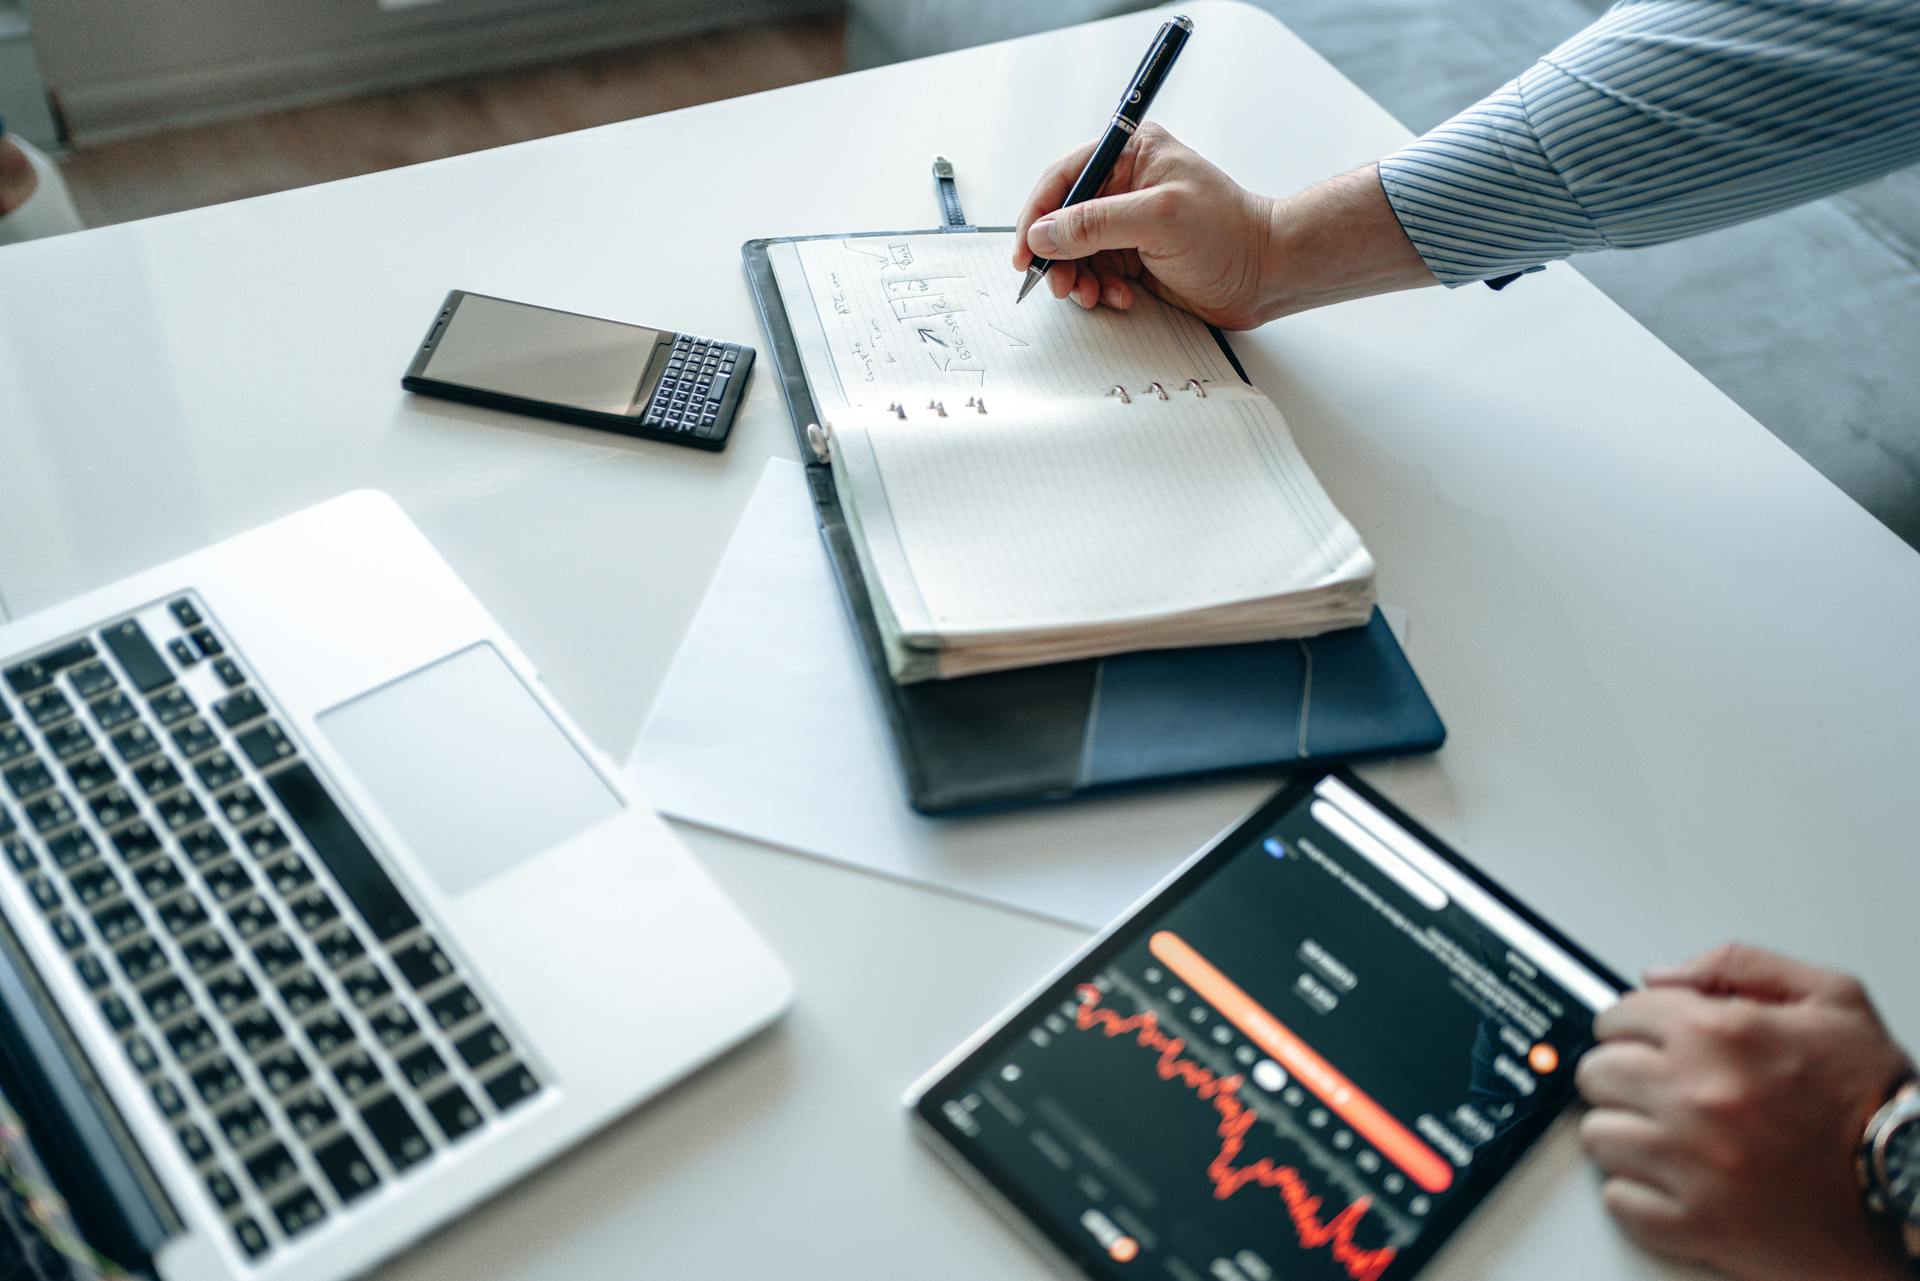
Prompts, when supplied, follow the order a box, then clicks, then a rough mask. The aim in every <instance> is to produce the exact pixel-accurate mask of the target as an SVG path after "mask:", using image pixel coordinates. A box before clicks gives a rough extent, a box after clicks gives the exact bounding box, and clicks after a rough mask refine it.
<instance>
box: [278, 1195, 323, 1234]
mask: <svg viewBox="0 0 1920 1281" xmlns="http://www.w3.org/2000/svg"><path fill="white" fill-rule="evenodd" d="M273 1217H274V1218H276V1219H278V1220H279V1221H280V1230H281V1231H282V1232H284V1233H286V1234H287V1235H288V1236H290V1237H296V1236H299V1235H300V1234H301V1233H302V1232H305V1231H306V1230H307V1229H308V1228H311V1227H313V1226H314V1225H315V1224H317V1223H319V1222H320V1221H321V1220H322V1219H324V1218H326V1217H327V1209H326V1207H325V1206H323V1205H321V1204H320V1198H319V1197H317V1196H315V1195H314V1194H313V1189H312V1188H309V1187H306V1186H304V1185H303V1186H302V1187H301V1188H300V1189H299V1190H298V1191H296V1192H294V1193H292V1194H291V1195H289V1196H284V1197H281V1198H280V1199H279V1200H278V1201H275V1202H274V1203H273Z"/></svg>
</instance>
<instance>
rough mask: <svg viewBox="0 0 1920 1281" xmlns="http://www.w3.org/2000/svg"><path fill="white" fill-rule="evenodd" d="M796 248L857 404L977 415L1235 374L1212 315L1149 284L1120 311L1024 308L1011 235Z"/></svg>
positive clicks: (837, 366) (1051, 303)
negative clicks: (1179, 303) (1159, 294)
mask: <svg viewBox="0 0 1920 1281" xmlns="http://www.w3.org/2000/svg"><path fill="white" fill-rule="evenodd" d="M797 250H798V257H799V262H800V265H801V267H802V268H803V270H804V271H805V275H806V284H807V293H808V295H809V296H810V297H811V299H812V301H813V305H814V309H815V311H816V313H817V315H818V319H819V323H820V327H821V329H822V330H823V331H824V333H825V336H826V344H825V346H826V354H827V355H828V356H829V357H830V359H831V361H832V365H833V372H834V374H835V376H836V377H837V379H838V382H839V391H840V393H841V396H842V397H843V398H844V402H845V403H846V404H847V405H848V406H850V407H853V408H856V409H878V410H884V409H885V408H886V407H887V406H888V405H890V404H899V405H902V406H904V407H905V408H906V409H907V411H908V412H909V413H910V414H911V413H915V412H926V411H927V407H928V405H929V403H930V402H934V403H938V404H941V405H943V406H944V407H945V408H946V409H947V411H948V413H949V414H950V415H953V414H959V413H971V414H976V415H977V414H978V413H980V412H981V411H980V410H979V408H978V407H979V405H980V404H981V403H982V402H984V403H985V405H986V411H985V412H987V413H989V414H991V413H992V412H993V410H994V408H995V407H996V406H998V405H999V404H1001V403H1003V402H1004V403H1006V404H1008V405H1009V406H1012V405H1015V404H1018V403H1020V402H1026V401H1038V400H1056V401H1057V400H1059V399H1063V398H1074V399H1078V398H1083V397H1084V398H1091V397H1098V396H1102V395H1104V394H1105V392H1106V390H1107V388H1109V387H1112V386H1114V385H1115V384H1124V385H1126V386H1128V387H1130V388H1144V387H1145V386H1146V385H1147V383H1149V382H1154V381H1158V382H1161V383H1163V384H1165V385H1166V386H1168V387H1179V386H1180V385H1182V384H1183V383H1185V382H1186V380H1188V379H1189V378H1197V379H1200V380H1202V381H1203V382H1212V383H1219V384H1231V383H1233V382H1237V381H1238V375H1236V374H1235V373H1234V372H1233V367H1232V366H1231V364H1229V363H1228V361H1227V358H1226V356H1225V354H1224V353H1223V352H1222V351H1221V350H1220V346H1219V344H1218V343H1216V342H1215V341H1214V339H1213V335H1212V334H1211V333H1210V332H1209V331H1208V329H1207V327H1206V326H1205V325H1204V324H1202V323H1201V322H1200V321H1199V320H1196V319H1195V318H1194V317H1192V316H1190V315H1188V314H1186V313H1185V312H1182V311H1179V310H1176V309H1175V308H1172V307H1169V306H1167V305H1166V304H1164V303H1162V302H1160V301H1159V300H1158V299H1156V298H1153V297H1151V296H1150V295H1147V294H1146V293H1145V292H1144V291H1142V292H1141V294H1140V295H1139V301H1138V302H1137V303H1136V304H1135V305H1134V307H1133V309H1132V310H1131V311H1129V312H1127V313H1124V314H1123V313H1117V312H1112V311H1095V312H1087V311H1083V310H1081V309H1080V308H1079V307H1077V306H1075V305H1073V304H1072V303H1063V302H1060V301H1058V300H1056V299H1054V298H1052V297H1049V296H1047V295H1045V294H1044V293H1037V294H1035V295H1033V296H1030V297H1029V298H1028V299H1027V301H1026V302H1025V303H1023V304H1021V305H1019V306H1017V307H1016V306H1015V305H1014V296H1015V294H1016V293H1017V292H1018V288H1019V283H1020V277H1019V275H1018V274H1017V273H1016V272H1015V271H1014V270H1013V267H1012V261H1011V260H1012V252H1013V238H1012V236H1011V235H1008V234H1004V233H980V234H971V235H945V234H935V235H920V236H888V237H877V236H876V237H848V238H846V239H843V240H808V241H801V242H800V243H799V244H798V245H797ZM969 400H971V401H972V404H971V405H969V404H968V401H969Z"/></svg>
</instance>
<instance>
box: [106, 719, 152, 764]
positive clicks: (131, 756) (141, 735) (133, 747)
mask: <svg viewBox="0 0 1920 1281" xmlns="http://www.w3.org/2000/svg"><path fill="white" fill-rule="evenodd" d="M113 750H114V751H116V752H118V753H120V759H121V760H123V761H125V762H126V763H127V764H129V765H131V764H133V763H134V762H135V761H138V760H144V759H145V758H147V757H149V756H151V755H153V754H154V753H155V752H157V751H159V750H160V743H159V741H158V740H157V739H155V738H154V736H153V731H152V730H150V729H148V728H147V727H146V725H145V724H144V723H142V722H137V721H136V722H135V723H134V724H132V725H129V726H127V727H126V728H125V729H123V730H119V731H117V732H116V733H115V734H114V735H113Z"/></svg>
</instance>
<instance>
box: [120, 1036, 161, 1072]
mask: <svg viewBox="0 0 1920 1281" xmlns="http://www.w3.org/2000/svg"><path fill="white" fill-rule="evenodd" d="M121 1046H122V1048H124V1049H125V1050H126V1052H127V1062H129V1063H131V1064H133V1070H134V1071H136V1072H138V1073H139V1074H140V1075H141V1076H145V1075H146V1074H147V1073H149V1072H151V1071H153V1070H154V1069H156V1068H158V1067H159V1066H160V1056H159V1055H158V1054H156V1053H154V1051H153V1042H152V1041H149V1040H148V1039H147V1038H146V1037H144V1036H142V1035H140V1034H139V1033H138V1032H135V1033H134V1034H133V1035H132V1036H130V1037H128V1038H127V1039H126V1040H125V1041H123V1042H121Z"/></svg>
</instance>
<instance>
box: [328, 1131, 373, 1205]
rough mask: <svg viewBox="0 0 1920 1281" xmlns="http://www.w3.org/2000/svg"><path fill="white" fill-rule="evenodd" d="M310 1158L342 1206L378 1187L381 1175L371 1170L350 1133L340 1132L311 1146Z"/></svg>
mask: <svg viewBox="0 0 1920 1281" xmlns="http://www.w3.org/2000/svg"><path fill="white" fill-rule="evenodd" d="M313 1159H314V1161H315V1162H316V1163H317V1164H318V1165H319V1166H320V1172H321V1173H322V1174H324V1175H326V1176H327V1182H328V1183H331V1184H332V1185H333V1191H334V1195H336V1196H338V1197H339V1198H340V1203H341V1204H342V1205H346V1204H349V1203H351V1202H353V1201H355V1200H357V1199H358V1198H360V1197H363V1196H365V1195H366V1194H367V1193H369V1192H371V1191H373V1190H374V1189H375V1188H377V1187H379V1186H380V1175H379V1173H378V1172H376V1171H375V1170H374V1168H373V1162H371V1161H369V1160H368V1159H367V1154H366V1153H365V1152H363V1151H361V1149H360V1143H359V1140H357V1139H355V1138H354V1137H353V1136H352V1135H351V1134H342V1135H340V1136H339V1137H338V1138H336V1139H333V1140H332V1141H331V1142H328V1143H326V1144H323V1145H322V1146H320V1147H317V1148H315V1149H313Z"/></svg>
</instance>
